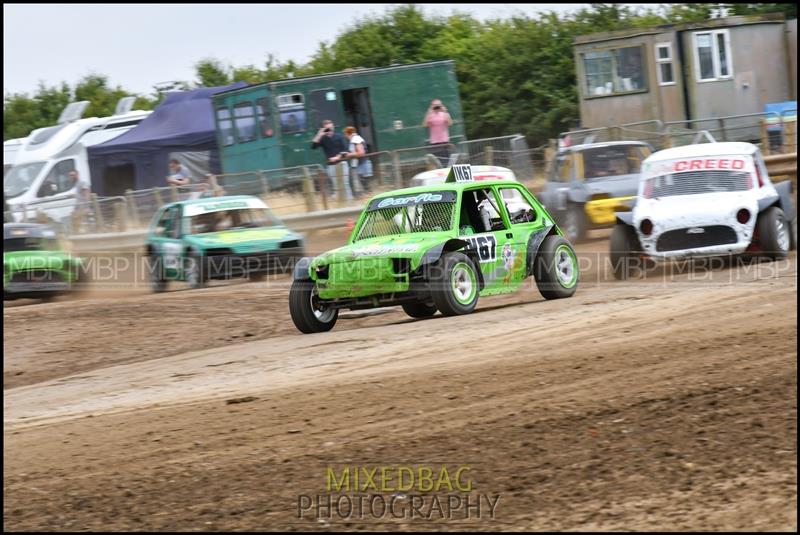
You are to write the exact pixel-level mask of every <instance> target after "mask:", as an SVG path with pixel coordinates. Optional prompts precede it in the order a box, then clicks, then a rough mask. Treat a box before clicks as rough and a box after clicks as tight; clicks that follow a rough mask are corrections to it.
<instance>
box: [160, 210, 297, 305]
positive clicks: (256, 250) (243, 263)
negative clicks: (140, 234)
mask: <svg viewBox="0 0 800 535" xmlns="http://www.w3.org/2000/svg"><path fill="white" fill-rule="evenodd" d="M145 248H146V254H147V256H148V258H149V259H150V262H149V264H148V271H149V275H150V282H151V286H152V289H153V290H154V291H156V292H163V291H164V290H166V289H167V285H168V284H169V281H170V280H180V281H186V282H187V283H188V284H189V287H191V288H200V287H202V286H204V285H205V284H206V282H207V281H208V280H211V279H228V278H233V277H249V278H250V279H254V280H260V279H263V278H264V277H265V276H266V275H267V274H269V273H275V272H284V271H289V270H291V268H292V266H293V265H294V264H295V262H296V261H297V259H298V258H301V257H302V256H303V237H302V236H301V235H300V234H297V233H295V232H292V231H291V230H289V229H288V228H286V226H284V225H283V223H282V222H281V221H280V220H279V219H278V218H277V217H276V216H275V215H273V214H272V212H271V211H270V209H269V208H268V207H267V205H266V204H265V203H264V201H262V200H261V199H259V198H258V197H253V196H250V195H236V196H228V197H208V198H200V199H193V200H188V201H180V202H173V203H170V204H167V205H165V206H163V207H162V208H161V209H159V210H158V212H156V214H155V216H153V221H152V223H151V225H150V229H149V231H148V235H147V242H146V244H145Z"/></svg>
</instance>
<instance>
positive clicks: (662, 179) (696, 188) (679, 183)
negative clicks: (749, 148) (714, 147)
mask: <svg viewBox="0 0 800 535" xmlns="http://www.w3.org/2000/svg"><path fill="white" fill-rule="evenodd" d="M750 180H751V179H750V173H747V172H745V171H688V172H684V173H673V174H669V175H662V176H657V177H653V178H650V179H648V180H647V182H646V183H645V188H644V197H645V198H647V199H653V198H656V197H670V196H674V195H698V194H702V193H720V192H730V191H747V190H748V189H750V186H751V183H750Z"/></svg>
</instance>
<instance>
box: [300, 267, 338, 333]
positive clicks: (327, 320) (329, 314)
mask: <svg viewBox="0 0 800 535" xmlns="http://www.w3.org/2000/svg"><path fill="white" fill-rule="evenodd" d="M316 289H317V284H316V283H315V282H314V281H312V280H296V281H294V282H292V287H291V289H290V290H289V314H290V315H291V316H292V321H293V322H294V326H295V327H297V329H298V330H299V331H300V332H302V333H305V334H312V333H322V332H327V331H330V330H331V329H333V326H334V325H336V320H337V318H338V317H339V310H338V309H335V308H334V309H328V310H324V311H322V310H319V309H318V308H315V307H314V304H313V303H314V300H315V296H316Z"/></svg>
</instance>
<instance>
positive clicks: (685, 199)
mask: <svg viewBox="0 0 800 535" xmlns="http://www.w3.org/2000/svg"><path fill="white" fill-rule="evenodd" d="M616 218H617V223H616V225H615V227H614V229H613V231H612V233H611V243H610V249H611V250H610V256H611V264H612V267H613V270H614V276H615V277H616V278H618V279H625V278H627V277H628V276H629V275H630V274H631V273H632V269H633V266H635V265H636V264H637V262H639V261H641V260H642V259H645V258H652V259H655V260H665V259H668V258H687V257H711V256H728V255H736V254H741V253H758V254H763V255H766V256H769V257H772V258H773V259H778V258H783V257H785V256H786V254H787V252H788V251H789V249H794V248H795V246H796V245H795V244H796V232H797V230H796V229H797V219H796V214H795V207H794V204H793V202H792V184H791V182H788V181H785V182H779V183H777V184H773V183H772V181H771V180H770V178H769V175H768V174H767V168H766V165H765V164H764V159H763V158H762V156H761V153H760V151H759V149H758V147H756V146H755V145H752V144H750V143H739V142H735V143H734V142H730V143H702V144H697V145H688V146H685V147H675V148H671V149H666V150H662V151H660V152H656V153H654V154H652V155H651V156H649V157H648V158H647V159H646V160H645V161H644V162H643V164H642V175H641V177H640V180H639V190H638V196H637V198H636V204H635V205H634V207H633V211H631V212H617V214H616Z"/></svg>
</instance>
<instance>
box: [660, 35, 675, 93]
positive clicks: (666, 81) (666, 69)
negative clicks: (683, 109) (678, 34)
mask: <svg viewBox="0 0 800 535" xmlns="http://www.w3.org/2000/svg"><path fill="white" fill-rule="evenodd" d="M656 67H657V68H658V85H675V72H674V71H673V68H672V43H658V44H657V45H656Z"/></svg>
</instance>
